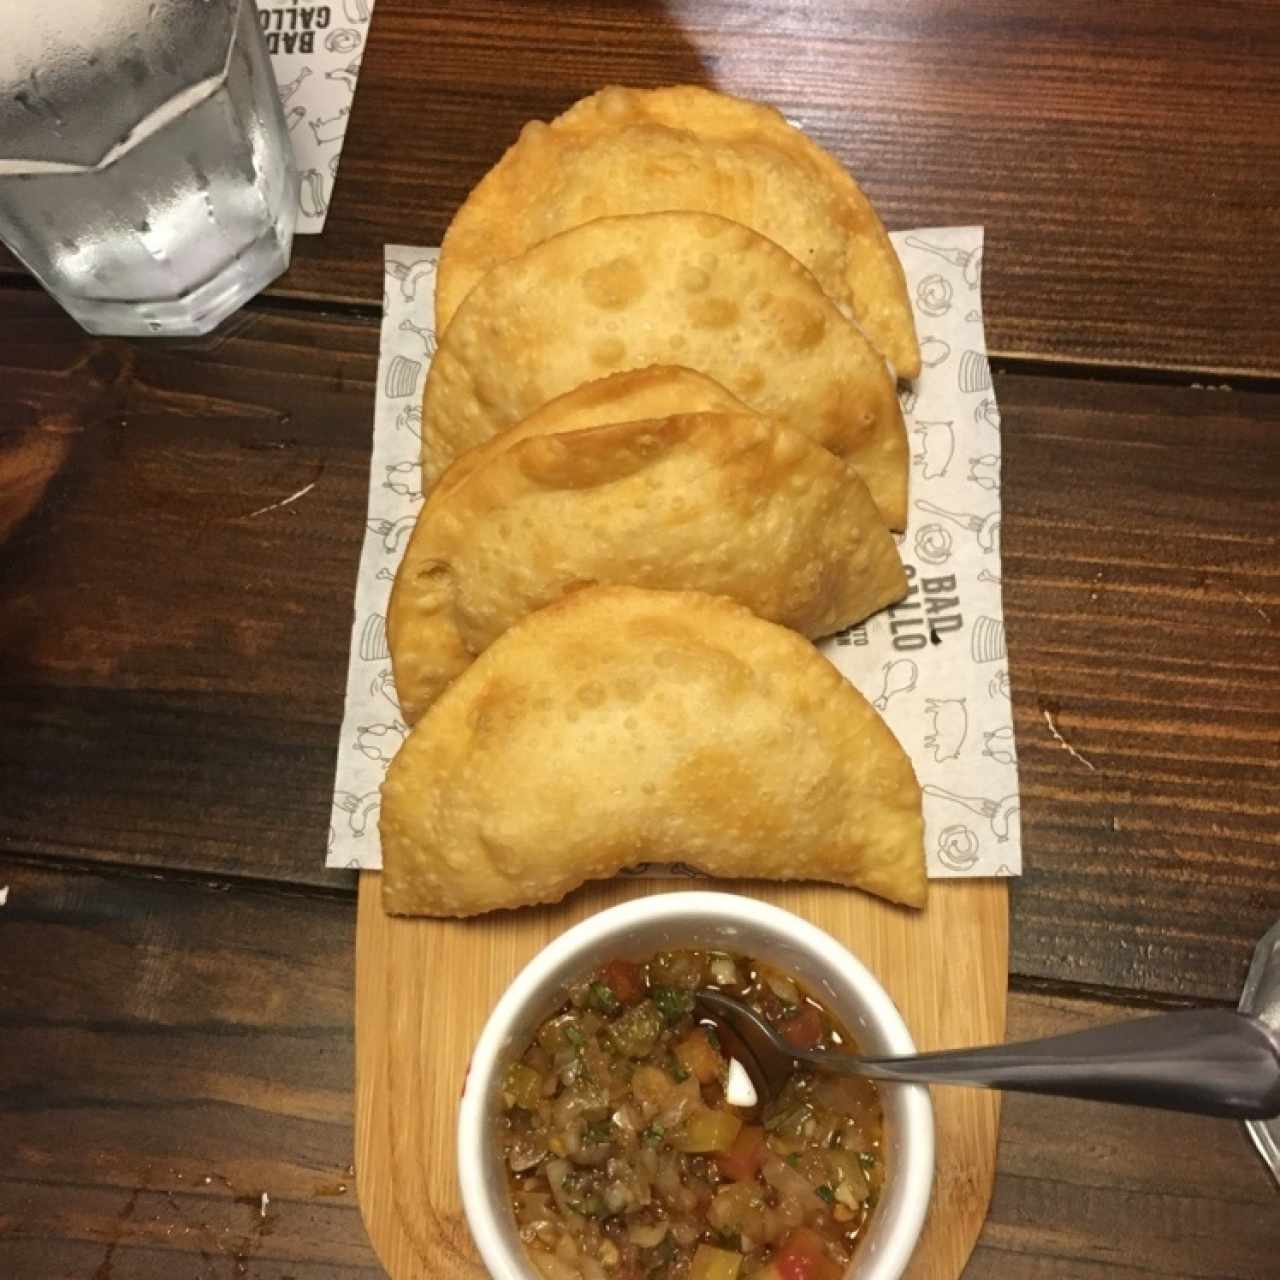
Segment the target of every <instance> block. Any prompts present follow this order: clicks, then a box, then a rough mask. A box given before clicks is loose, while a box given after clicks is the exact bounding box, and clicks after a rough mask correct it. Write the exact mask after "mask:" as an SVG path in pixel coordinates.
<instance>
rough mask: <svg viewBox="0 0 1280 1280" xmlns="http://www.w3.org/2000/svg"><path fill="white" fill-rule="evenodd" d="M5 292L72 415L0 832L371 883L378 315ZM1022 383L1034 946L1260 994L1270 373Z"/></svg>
mask: <svg viewBox="0 0 1280 1280" xmlns="http://www.w3.org/2000/svg"><path fill="white" fill-rule="evenodd" d="M0 302H3V306H0V415H2V416H3V420H7V421H21V422H22V423H24V424H29V423H32V422H34V421H36V420H37V419H38V415H39V414H40V413H46V414H47V413H53V412H59V413H68V414H70V421H69V425H68V426H67V428H66V429H67V430H69V431H72V432H73V433H74V435H73V439H74V444H73V447H72V449H71V450H70V454H69V457H68V459H67V461H66V463H65V465H64V466H63V468H62V470H61V472H60V473H59V474H58V475H57V476H56V477H55V478H54V480H53V481H52V483H51V484H50V487H49V489H48V490H47V492H46V495H45V497H44V500H43V502H42V503H41V505H40V506H38V507H37V509H36V510H35V511H34V512H33V514H31V515H30V516H28V517H27V518H26V519H25V520H24V522H23V523H22V524H20V525H19V526H18V527H17V528H16V530H15V531H14V532H13V533H12V534H11V536H10V538H9V540H8V542H7V543H3V544H0V812H2V813H3V814H4V815H5V821H4V823H3V824H2V829H0V850H8V851H10V852H13V853H22V854H27V853H39V854H47V855H61V856H66V857H71V858H76V859H92V860H95V861H103V862H119V863H127V864H131V865H135V866H139V867H168V868H172V869H175V870H186V871H191V872H195V873H198V874H202V875H214V876H228V877H250V878H261V879H270V880H277V881H282V882H289V883H294V884H309V885H324V886H332V887H341V886H346V887H351V885H352V883H353V882H352V879H351V877H350V876H349V874H348V873H339V872H326V871H324V870H323V869H322V868H321V866H320V851H321V850H322V849H323V847H324V842H325V838H326V832H327V823H328V821H329V801H330V795H331V786H332V768H333V752H334V749H335V738H336V734H337V727H338V723H339V719H340V714H341V701H342V688H343V683H344V679H345V671H346V654H347V646H348V642H349V628H350V619H351V598H352V597H351V592H352V586H353V583H354V578H355V564H356V557H357V553H358V544H359V538H360V530H361V527H362V522H363V519H364V501H365V492H366V485H367V467H368V448H369V421H370V412H371V404H372V390H373V389H372V380H373V375H374V359H375V351H376V342H377V335H376V329H375V327H374V326H373V325H372V324H371V323H368V322H365V321H363V320H359V319H356V320H340V319H338V318H335V317H324V316H319V317H315V316H310V315H295V314H282V313H278V312H271V311H269V312H263V311H259V310H253V311H249V312H246V313H244V314H243V316H242V319H241V321H240V327H239V328H238V329H236V330H233V331H232V332H230V333H228V334H226V335H223V336H221V337H219V338H217V339H215V340H212V341H210V342H209V343H206V344H196V345H194V346H176V345H172V344H147V343H135V344H130V343H122V342H112V341H97V340H93V339H88V338H86V337H85V336H84V335H83V334H80V333H79V331H78V330H76V328H75V326H74V325H73V324H72V323H71V322H70V321H69V320H66V319H65V318H63V317H62V316H61V315H60V314H59V313H58V312H57V310H56V308H55V307H54V306H53V304H52V303H50V302H49V301H48V300H47V299H44V298H43V297H41V296H40V295H38V294H35V293H32V292H26V291H12V290H11V291H7V292H2V293H0ZM318 351H322V352H323V355H318V354H317V352H318ZM997 390H998V394H999V397H1000V403H1001V406H1002V409H1003V413H1004V428H1003V446H1004V461H1005V497H1004V503H1005V519H1004V529H1003V544H1004V556H1005V593H1006V596H1005V600H1006V611H1007V618H1008V624H1009V634H1010V645H1011V669H1012V675H1013V685H1014V712H1015V717H1016V722H1017V732H1018V744H1019V752H1020V755H1021V767H1022V787H1023V799H1024V804H1023V822H1024V826H1025V841H1026V845H1025V847H1026V851H1027V854H1026V864H1027V865H1026V874H1025V876H1024V877H1023V878H1022V879H1021V880H1020V881H1018V882H1017V883H1016V884H1015V885H1014V886H1013V889H1012V893H1013V904H1014V905H1013V935H1012V963H1013V971H1014V973H1015V974H1018V975H1021V976H1024V977H1029V978H1036V979H1046V980H1049V981H1068V982H1082V983H1091V984H1098V985H1101V986H1105V987H1113V988H1120V989H1131V990H1133V991H1135V992H1149V993H1155V994H1160V993H1168V994H1172V995H1175V996H1176V995H1193V996H1200V997H1206V998H1212V999H1217V1000H1233V999H1234V998H1235V997H1236V995H1237V994H1238V992H1239V989H1240V985H1241V982H1242V981H1243V977H1244V971H1245V968H1246V964H1247V960H1248V956H1249V953H1250V950H1251V948H1252V946H1253V944H1254V942H1255V941H1256V940H1257V938H1258V937H1260V936H1261V934H1262V933H1263V932H1264V931H1265V930H1266V928H1267V927H1269V925H1270V924H1271V922H1272V921H1273V920H1274V919H1275V918H1276V916H1277V915H1280V867H1278V866H1277V860H1276V855H1275V848H1276V838H1277V836H1278V835H1280V758H1278V757H1280V752H1278V751H1277V748H1276V744H1277V743H1278V742H1280V489H1278V488H1277V486H1276V484H1275V477H1276V476H1277V475H1280V433H1277V432H1276V431H1275V430H1274V415H1275V404H1276V403H1277V401H1276V399H1275V397H1273V396H1269V395H1267V394H1261V393H1226V392H1211V391H1199V390H1194V389H1190V388H1186V387H1173V386H1152V385H1139V384H1125V383H1104V382H1092V381H1087V380H1083V379H1072V378H1046V377H1026V376H1017V377H1014V376H1001V377H1000V378H999V379H998V386H997ZM32 405H34V406H35V407H34V408H32V407H31V406H32ZM311 483H314V485H315V487H314V488H313V489H311V490H309V491H308V492H307V493H306V494H305V496H304V497H302V498H300V499H299V500H298V501H296V502H294V503H292V504H291V505H289V506H287V507H276V508H275V509H272V510H267V511H265V512H263V513H262V514H261V515H258V516H252V515H251V514H250V513H252V512H254V511H255V510H257V509H258V508H261V507H264V506H268V507H269V506H271V504H273V503H275V502H278V501H279V500H280V499H282V498H284V497H287V496H289V495H290V494H292V493H294V492H296V491H297V490H299V489H301V488H303V487H305V486H306V485H307V484H311ZM1046 712H1048V714H1049V716H1050V717H1051V719H1052V721H1053V725H1054V727H1055V728H1056V729H1057V730H1058V732H1059V733H1060V734H1061V735H1062V736H1063V738H1064V739H1066V740H1067V741H1068V742H1069V743H1071V744H1072V745H1073V746H1074V747H1075V748H1076V750H1077V751H1078V752H1079V753H1080V755H1081V756H1083V757H1084V758H1085V760H1087V761H1088V765H1086V764H1084V763H1082V762H1081V761H1080V760H1079V759H1077V758H1075V757H1073V756H1071V755H1070V754H1068V752H1067V751H1066V750H1065V749H1064V748H1063V747H1062V746H1061V745H1060V744H1059V743H1058V742H1057V741H1056V740H1055V738H1054V737H1053V735H1052V732H1051V730H1050V726H1049V723H1048V722H1047V720H1046ZM1090 765H1091V766H1092V768H1090V767H1089V766H1090ZM69 777H74V779H75V785H74V786H68V785H67V779H68V778H69Z"/></svg>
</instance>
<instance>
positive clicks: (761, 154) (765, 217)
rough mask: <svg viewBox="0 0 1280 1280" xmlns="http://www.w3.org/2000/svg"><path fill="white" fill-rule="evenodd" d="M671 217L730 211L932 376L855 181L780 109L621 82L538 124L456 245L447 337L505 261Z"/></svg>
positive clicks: (486, 191) (448, 271) (454, 228)
mask: <svg viewBox="0 0 1280 1280" xmlns="http://www.w3.org/2000/svg"><path fill="white" fill-rule="evenodd" d="M667 209H696V210H700V211H701V212H703V213H718V214H720V215H721V216H722V217H726V218H732V219H733V220H734V221H735V222H741V223H743V224H744V225H745V226H748V227H751V228H752V229H753V230H755V231H758V232H760V234H761V235H764V236H767V237H768V238H769V239H770V240H772V241H774V242H775V243H776V244H779V245H781V246H782V247H783V248H784V249H785V250H786V251H787V252H788V253H790V254H791V256H792V257H794V258H796V259H798V260H799V261H800V262H803V263H804V265H805V266H806V267H808V268H809V270H810V271H812V272H813V274H814V275H815V276H816V277H817V278H818V282H819V283H820V284H821V285H822V287H823V289H824V290H825V291H826V293H827V296H828V297H830V298H832V299H833V300H834V301H836V302H837V303H839V304H841V305H842V306H846V307H848V308H849V310H850V312H851V314H852V315H853V318H854V319H855V320H856V321H857V322H858V324H859V325H860V326H861V328H862V330H863V332H864V333H865V334H866V335H867V337H868V338H869V339H870V340H871V343H872V345H873V346H875V347H876V349H877V350H879V351H881V352H882V353H883V354H884V355H886V356H888V358H889V359H890V360H891V361H892V362H893V365H894V368H895V369H896V370H897V371H898V373H899V374H900V375H902V376H903V377H907V378H914V377H915V376H916V375H917V374H918V373H919V372H920V348H919V345H918V343H917V341H916V333H915V321H914V319H913V317H912V314H911V303H910V301H909V299H908V297H907V286H906V281H905V279H904V277H903V273H902V266H901V264H900V263H899V261H898V256H897V254H896V253H895V252H894V249H893V245H892V244H891V243H890V240H889V237H888V235H887V234H886V233H885V229H884V227H883V225H882V224H881V222H880V219H879V217H877V215H876V211H875V210H874V209H873V208H872V206H871V203H870V201H868V200H867V198H866V196H864V195H863V194H862V191H861V190H860V189H859V188H858V185H857V183H856V182H855V181H854V180H853V178H851V177H850V175H849V174H848V172H847V171H846V170H845V169H844V167H843V166H842V165H841V164H840V162H839V161H838V160H836V159H835V157H834V156H832V155H830V154H829V153H828V152H826V151H824V150H823V149H822V148H821V147H820V146H818V145H817V144H816V143H815V142H813V141H812V140H811V139H810V138H808V137H807V136H806V135H805V134H804V133H802V132H801V131H800V130H799V129H797V128H795V127H794V126H792V125H790V124H788V123H787V121H786V120H785V119H784V118H783V117H782V116H781V115H780V114H779V113H778V112H777V111H775V110H774V109H773V108H772V107H769V106H765V105H763V104H761V103H757V102H748V101H746V100H744V99H742V98H734V97H730V96H728V95H727V94H723V93H717V92H715V91H714V90H712V89H704V88H700V87H698V86H696V85H675V86H672V87H669V88H665V89H650V90H642V89H625V88H621V87H619V86H617V85H612V86H610V87H609V88H606V89H601V90H600V91H599V92H598V93H593V94H592V95H591V96H590V97H588V98H584V99H582V100H581V101H580V102H578V103H575V104H574V105H573V106H572V107H570V108H569V110H568V111H566V112H565V113H564V114H563V115H560V116H558V117H556V119H554V120H553V121H551V123H550V124H544V123H543V122H542V121H541V120H531V121H530V122H529V123H528V124H526V125H525V127H524V129H523V130H522V131H521V133H520V137H519V139H518V140H517V142H516V143H515V144H514V145H513V146H512V147H511V148H510V149H509V150H508V151H507V153H506V154H505V155H504V156H503V157H502V159H501V160H499V161H498V163H497V164H496V165H495V166H494V167H493V168H492V169H491V170H490V171H489V172H488V174H486V175H485V177H484V178H482V179H481V180H480V182H479V184H478V185H477V186H476V188H475V190H473V191H472V192H471V194H470V195H469V196H468V197H467V199H466V201H465V203H464V204H463V205H462V207H461V208H460V209H459V210H458V212H457V213H456V214H455V215H454V219H453V221H452V223H450V225H449V229H448V231H447V233H446V234H445V237H444V245H443V247H442V248H441V251H440V268H439V276H438V280H437V285H436V328H437V331H439V332H443V331H444V329H445V328H446V326H447V325H448V323H449V321H450V320H451V319H452V318H453V314H454V312H455V311H456V310H457V309H458V307H459V306H460V305H461V303H462V300H463V298H465V297H466V295H467V294H468V293H469V292H470V291H471V289H472V288H473V287H474V286H475V284H476V282H477V281H478V280H479V279H480V277H481V276H482V275H484V273H485V272H486V271H488V270H489V269H490V268H492V267H494V266H496V265H497V264H498V263H499V262H504V261H506V260H507V259H508V258H514V257H517V256H518V255H519V254H521V253H523V252H524V251H525V250H526V249H529V248H531V247H532V246H533V245H535V244H538V243H539V242H541V241H543V240H546V239H547V238H548V237H550V236H553V235H556V234H557V233H558V232H561V231H565V230H567V229H568V228H569V227H573V226H577V225H579V224H580V223H583V222H589V221H590V220H591V219H593V218H600V217H608V216H612V215H616V214H627V213H656V212H660V211H662V210H667Z"/></svg>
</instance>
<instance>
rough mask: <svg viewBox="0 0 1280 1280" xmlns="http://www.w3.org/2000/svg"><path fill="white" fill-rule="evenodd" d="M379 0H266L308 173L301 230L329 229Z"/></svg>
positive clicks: (264, 17)
mask: <svg viewBox="0 0 1280 1280" xmlns="http://www.w3.org/2000/svg"><path fill="white" fill-rule="evenodd" d="M373 3H374V0H333V3H328V4H325V3H319V2H316V3H311V2H310V0H258V24H259V25H260V26H261V27H262V37H263V39H264V40H265V41H266V44H267V53H268V54H270V56H271V67H272V70H273V71H274V72H275V75H276V83H277V85H279V88H280V101H281V102H282V103H283V104H284V118H285V123H286V124H287V125H288V127H289V137H290V138H291V139H292V141H293V154H294V156H295V158H296V159H297V162H298V173H299V174H300V175H301V177H302V185H301V189H300V190H299V193H298V222H297V227H296V230H297V232H298V234H299V235H308V234H317V233H319V232H321V231H323V230H324V220H325V218H326V217H327V216H328V212H329V198H330V196H331V195H332V194H333V184H334V183H335V182H336V181H337V178H338V157H339V156H340V155H341V154H342V142H343V139H344V138H345V137H346V133H347V121H348V119H350V116H351V102H352V99H353V98H354V97H355V92H356V78H357V77H358V76H359V74H360V59H361V57H362V56H363V55H364V45H365V40H366V39H367V37H368V34H369V20H370V19H371V18H372V17H373Z"/></svg>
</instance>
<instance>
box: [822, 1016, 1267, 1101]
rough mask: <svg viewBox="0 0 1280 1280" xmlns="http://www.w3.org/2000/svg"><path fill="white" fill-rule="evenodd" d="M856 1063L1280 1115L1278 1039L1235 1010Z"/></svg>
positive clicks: (909, 1074) (896, 1074)
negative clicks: (1015, 1042) (1016, 1042)
mask: <svg viewBox="0 0 1280 1280" xmlns="http://www.w3.org/2000/svg"><path fill="white" fill-rule="evenodd" d="M857 1062H858V1065H857V1066H856V1067H854V1068H852V1069H853V1070H854V1071H856V1072H857V1073H858V1074H860V1075H866V1076H871V1077H872V1078H874V1079H880V1080H896V1081H902V1082H906V1083H918V1084H964V1085H979V1086H982V1087H985V1088H991V1089H1006V1090H1013V1091H1017V1092H1022V1093H1047V1094H1054V1095H1056V1096H1059V1097H1067V1098H1092V1099H1095V1100H1098V1101H1102V1102H1127V1103H1131V1104H1135V1105H1137V1106H1145V1107H1162V1108H1164V1109H1166V1110H1169V1111H1191V1112H1196V1113H1198V1114H1200V1115H1209V1116H1225V1117H1229V1118H1233V1119H1239V1120H1258V1119H1267V1118H1270V1117H1272V1116H1275V1115H1280V1039H1278V1038H1277V1036H1276V1034H1275V1033H1274V1032H1273V1031H1271V1030H1270V1029H1269V1028H1268V1027H1267V1026H1266V1025H1265V1024H1264V1023H1262V1022H1260V1021H1259V1020H1258V1019H1257V1018H1254V1017H1251V1016H1249V1015H1248V1014H1243V1013H1236V1012H1234V1011H1232V1010H1228V1009H1193V1010H1188V1011H1186V1012H1181V1013H1167V1014H1162V1015H1160V1016H1158V1017H1154V1018H1140V1019H1137V1020H1133V1021H1129V1022H1118V1023H1114V1024H1112V1025H1110V1026H1103V1027H1093V1028H1091V1029H1089V1030H1087V1031H1074V1032H1070V1033H1069V1034H1067V1035H1061V1036H1051V1037H1049V1038H1047V1039H1044V1040H1026V1041H1023V1042H1021V1043H1018V1044H1008V1045H992V1046H990V1047H987V1048H979V1049H956V1050H952V1051H949V1052H946V1053H924V1054H919V1055H917V1056H915V1057H910V1058H861V1059H858V1060H857ZM831 1066H832V1067H833V1068H834V1067H835V1062H834V1061H833V1062H832V1063H831Z"/></svg>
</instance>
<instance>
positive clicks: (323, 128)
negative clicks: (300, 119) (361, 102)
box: [307, 107, 351, 143]
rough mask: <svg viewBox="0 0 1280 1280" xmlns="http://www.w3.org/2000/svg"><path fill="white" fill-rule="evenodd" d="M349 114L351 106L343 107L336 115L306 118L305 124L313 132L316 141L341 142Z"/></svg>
mask: <svg viewBox="0 0 1280 1280" xmlns="http://www.w3.org/2000/svg"><path fill="white" fill-rule="evenodd" d="M350 114H351V108H350V107H343V108H342V110H341V111H339V112H338V114H337V115H336V116H327V117H325V116H319V117H317V118H316V119H314V120H308V121H307V125H308V127H309V128H310V130H311V132H312V133H313V134H315V137H316V142H317V143H324V142H341V141H342V135H343V134H344V133H346V131H347V117H348V116H349V115H350Z"/></svg>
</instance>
